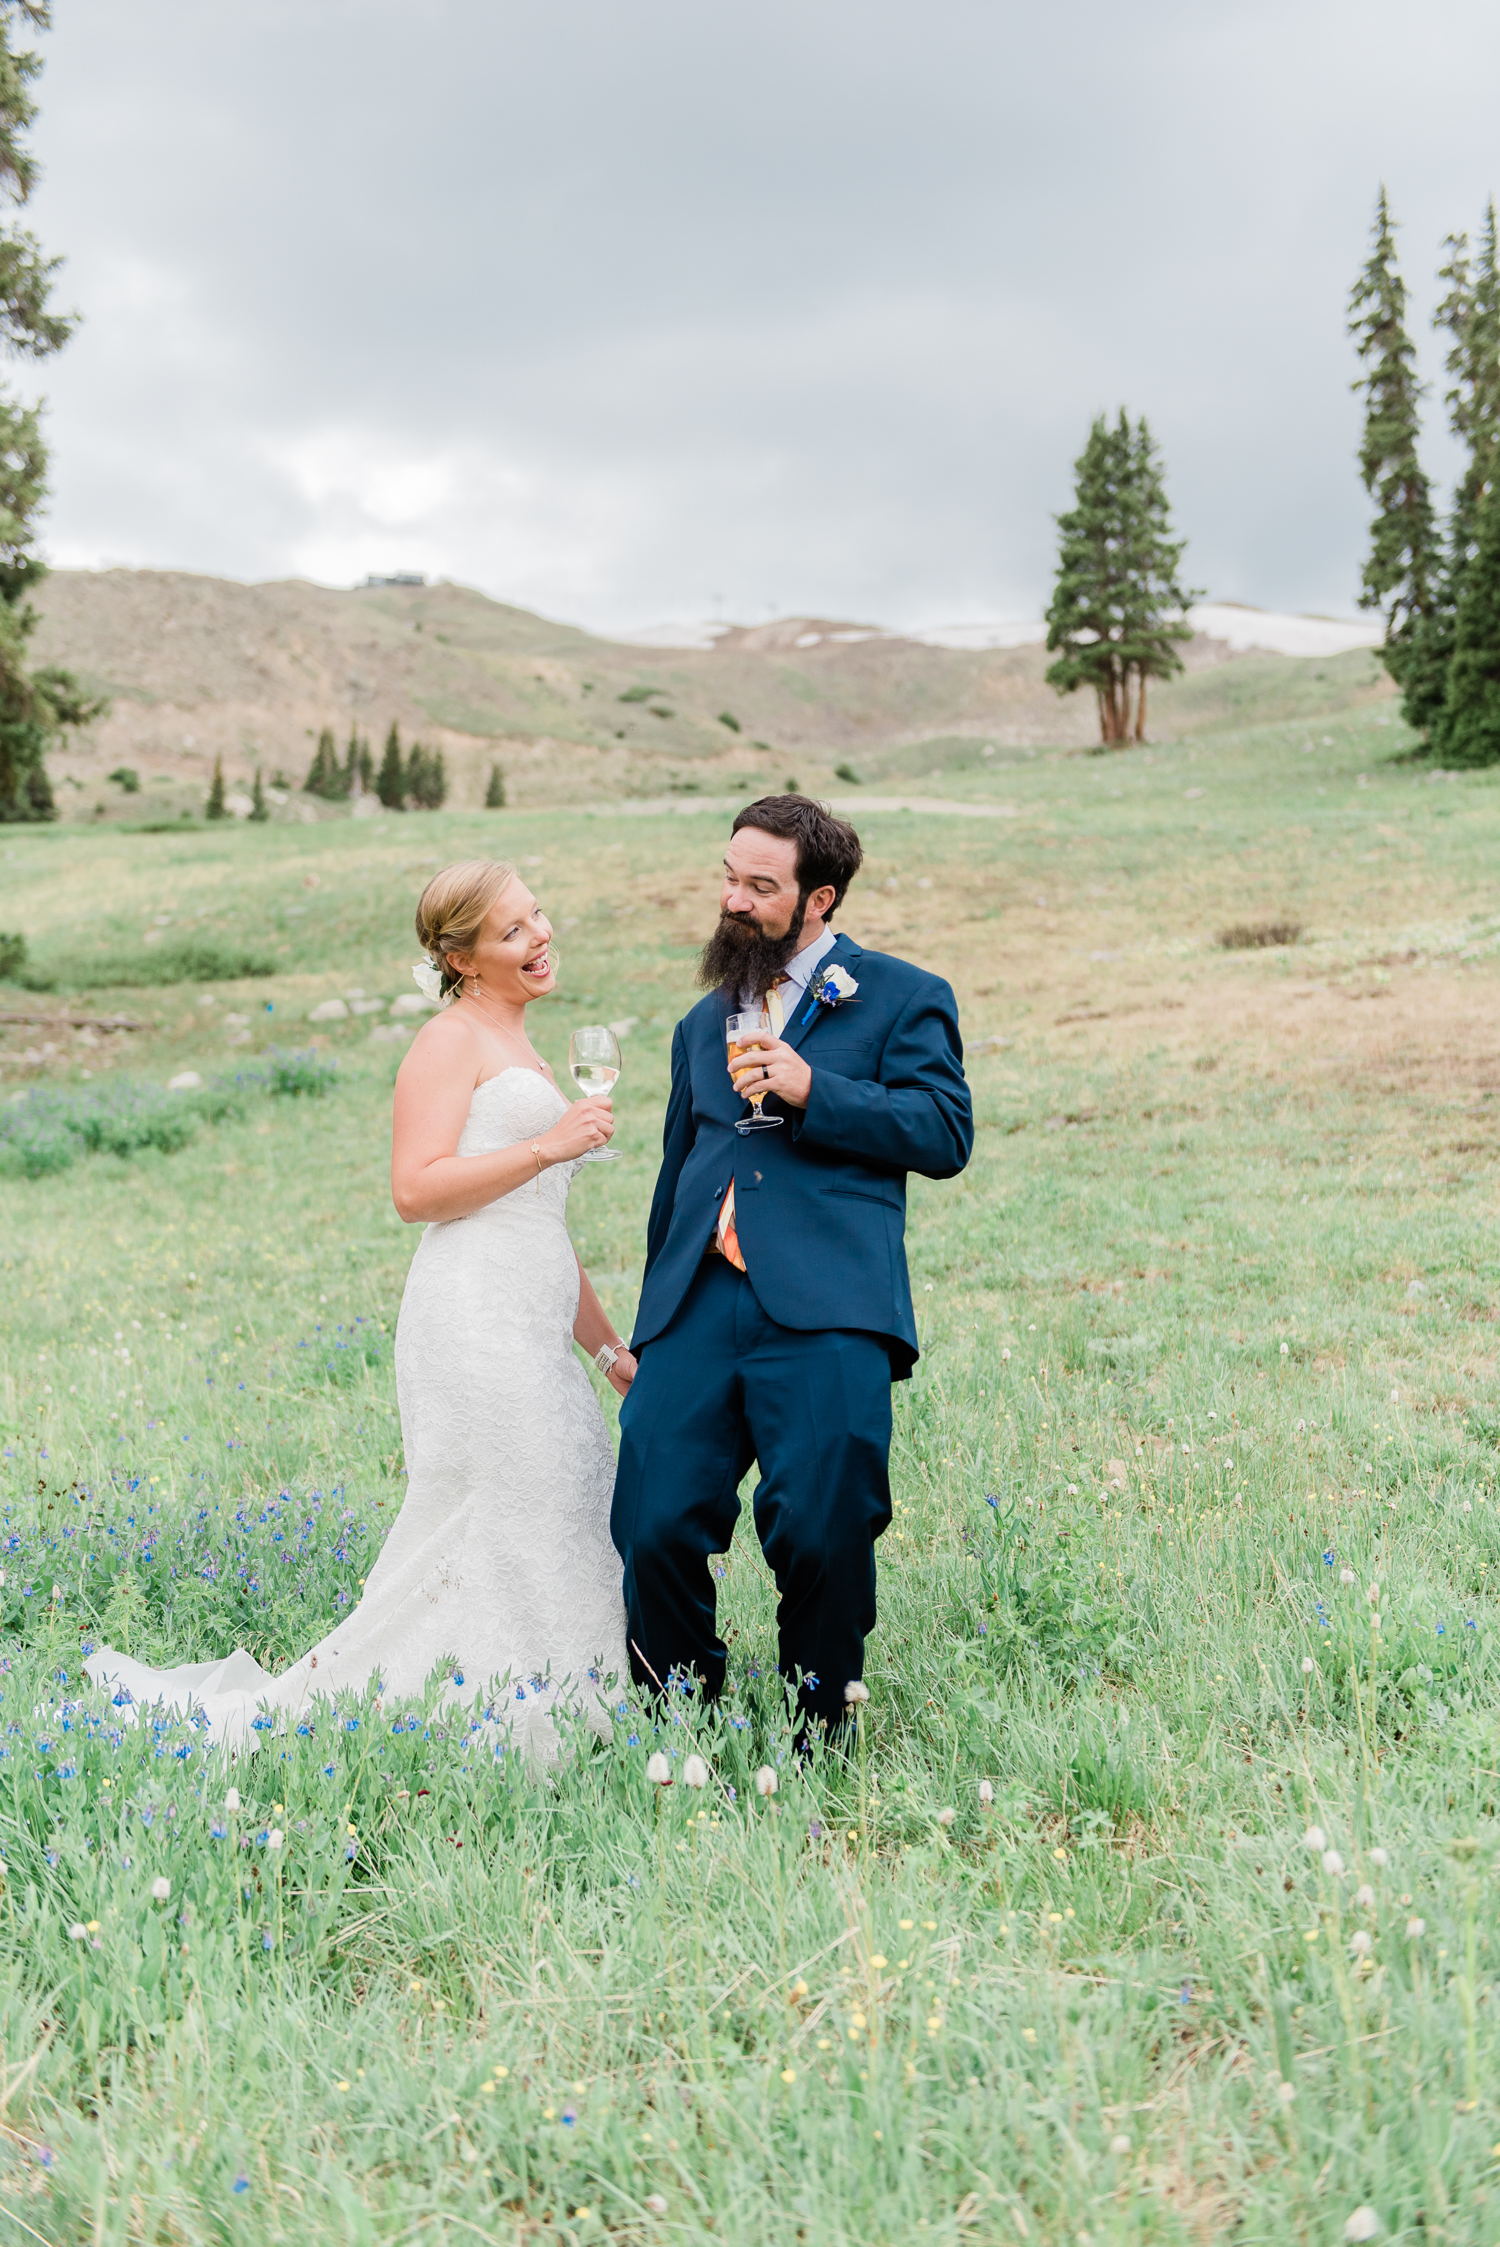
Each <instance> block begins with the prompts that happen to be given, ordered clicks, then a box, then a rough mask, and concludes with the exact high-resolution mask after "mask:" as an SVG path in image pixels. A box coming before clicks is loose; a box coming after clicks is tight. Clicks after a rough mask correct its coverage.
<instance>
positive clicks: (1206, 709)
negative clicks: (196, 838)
mask: <svg viewBox="0 0 1500 2247" xmlns="http://www.w3.org/2000/svg"><path fill="white" fill-rule="evenodd" d="M39 606H40V608H41V610H42V614H43V623H42V627H41V630H40V632H39V634H38V639H37V648H38V653H39V655H40V656H41V658H42V659H43V660H45V661H48V662H59V663H65V664H68V665H69V666H70V667H71V668H73V669H74V670H76V671H79V672H80V673H82V674H83V676H84V677H85V678H86V679H87V680H88V681H89V682H90V684H92V685H94V686H97V687H100V688H103V689H104V690H105V691H107V692H108V693H109V695H110V696H111V697H112V702H113V707H112V709H111V712H110V714H109V716H108V717H107V718H105V719H104V720H102V721H101V722H100V723H99V724H98V725H97V726H95V727H94V728H93V729H92V730H91V731H90V732H89V733H88V734H87V735H86V736H84V737H83V738H82V739H81V740H80V741H79V742H78V743H77V744H76V746H73V747H70V749H69V750H68V751H67V752H66V753H65V754H63V755H61V756H59V757H58V758H57V759H56V760H55V762H54V768H53V769H54V778H55V780H56V781H57V782H58V783H59V786H58V796H59V802H60V804H61V807H62V809H63V812H64V816H66V817H84V818H96V817H99V816H101V814H100V813H99V811H98V810H97V808H96V807H98V806H99V805H103V807H104V811H103V814H102V816H106V817H116V816H130V817H133V818H139V817H140V816H141V813H142V808H143V805H144V806H145V807H149V808H150V809H152V810H159V811H160V812H161V813H162V814H163V815H164V816H169V817H170V816H174V815H175V814H176V812H177V811H178V810H179V809H180V808H181V807H182V806H183V805H185V804H187V803H192V804H197V803H200V802H201V800H202V794H203V790H204V787H205V786H206V783H207V778H208V775H209V773H210V771H211V769H212V765H213V760H214V758H215V756H216V755H218V756H222V757H223V760H224V770H225V774H226V777H227V778H228V780H229V782H230V784H231V787H239V788H244V787H247V786H248V784H249V779H250V775H251V773H252V772H253V770H254V769H255V767H256V766H260V767H261V768H262V769H263V771H264V773H265V776H266V779H267V781H268V783H272V782H274V783H275V784H277V785H279V787H280V788H281V789H284V790H285V792H286V795H287V801H286V803H285V804H284V805H282V806H281V807H280V809H279V813H278V815H279V816H282V817H290V816H309V817H317V816H323V813H322V811H321V808H320V807H317V806H315V805H314V803H313V802H312V801H311V800H310V799H308V798H306V797H303V796H301V794H300V785H301V781H302V778H303V776H304V774H305V772H306V769H307V765H308V761H309V759H310V756H311V753H312V749H313V745H314V743H315V741H316V738H317V734H318V732H319V729H320V728H321V727H323V726H326V725H331V726H332V727H333V728H334V729H335V731H336V733H337V735H338V738H339V740H340V743H341V744H342V743H343V742H344V741H346V740H347V738H348V735H349V732H350V729H351V727H357V728H358V730H359V732H360V733H361V734H362V735H365V736H368V737H369V738H370V740H371V741H372V743H373V745H374V748H375V751H376V754H377V756H378V753H379V748H380V743H381V741H382V739H383V737H384V735H385V732H386V729H387V728H388V727H389V725H390V724H391V722H392V720H394V721H395V722H396V723H397V724H398V725H399V726H400V727H401V730H402V734H403V736H404V737H405V738H407V739H410V738H411V737H413V736H419V737H420V738H422V739H423V740H425V741H426V742H427V743H429V744H430V745H431V746H434V747H440V748H441V749H442V750H443V751H444V754H445V757H446V759H447V763H448V767H449V771H450V774H451V778H452V794H451V798H450V800H451V801H452V802H454V803H455V804H458V805H460V806H462V805H465V804H477V803H479V802H480V801H481V800H482V798H483V793H484V786H485V782H486V779H487V776H488V773H489V770H490V767H491V765H492V764H493V763H499V764H500V765H501V767H502V768H503V770H504V773H505V776H506V783H507V787H508V790H509V794H510V799H511V801H512V802H515V803H521V804H525V803H535V804H542V803H565V802H570V801H578V800H580V799H592V800H597V799H599V798H605V799H612V798H622V797H631V796H643V795H645V796H657V795H664V794H668V793H673V792H679V793H697V792H700V791H702V792H705V793H713V794H718V793H724V792H734V791H736V790H739V789H742V788H751V787H770V786H780V785H783V784H784V783H785V782H786V781H787V780H788V779H795V780H796V781H797V782H798V783H799V784H800V785H802V786H804V787H807V788H814V789H821V788H826V787H833V786H837V785H838V781H837V779H836V769H837V768H838V767H839V766H840V765H843V766H846V767H847V768H849V769H850V770H851V771H852V772H853V773H855V774H857V775H858V776H859V778H860V779H861V780H867V781H872V780H906V781H914V780H918V779H920V780H921V781H923V782H924V783H928V784H930V783H931V782H932V781H933V780H935V779H938V778H941V777H942V776H943V775H945V774H951V773H954V772H956V771H959V770H962V769H963V768H964V767H966V766H973V765H975V764H977V763H978V762H979V761H980V759H981V757H982V756H984V754H985V753H986V752H988V754H989V756H990V758H991V759H992V760H993V759H994V758H995V757H996V756H999V757H1001V758H1004V757H1005V756H1006V755H1007V753H1009V754H1010V755H1012V756H1014V755H1016V754H1024V753H1025V752H1027V751H1028V750H1033V749H1034V748H1035V747H1037V746H1038V745H1041V744H1061V745H1064V746H1083V745H1085V744H1087V743H1088V742H1090V741H1091V740H1092V739H1093V738H1094V715H1093V710H1092V706H1091V703H1090V702H1089V701H1088V700H1087V699H1086V698H1085V697H1084V696H1081V695H1080V696H1075V697H1073V698H1072V699H1071V700H1069V701H1066V702H1059V700H1058V699H1057V697H1056V696H1055V695H1054V694H1053V693H1052V691H1051V690H1050V689H1049V688H1048V687H1047V686H1046V685H1045V683H1044V681H1043V677H1042V674H1043V671H1044V670H1045V668H1046V662H1047V658H1046V656H1045V655H1044V653H1043V652H1042V650H1041V649H1040V648H1036V647H1027V648H1015V649H1006V650H988V651H967V650H956V649H951V648H938V647H929V646H925V645H921V644H919V643H917V642H915V641H911V640H905V639H902V638H899V637H897V636H894V635H891V634H886V633H883V632H879V631H876V630H874V629H873V628H871V627H868V626H859V625H852V624H846V623H839V622H837V621H833V620H828V619H819V618H806V617H796V618H788V619H783V620H780V621H778V622H776V623H774V624H768V625H761V626H757V627H753V628H743V629H742V628H735V627H730V628H727V629H725V630H723V631H722V632H721V633H720V634H719V635H718V636H717V638H716V640H715V643H714V645H713V646H712V647H709V648H700V649H647V648H641V647H635V646H629V645H622V644H619V643H616V642H612V641H608V640H601V639H596V638H594V637H593V636H591V635H590V634H589V633H586V632H581V631H576V630H574V629H572V628H571V627H569V626H567V625H561V624H552V623H549V622H548V621H547V620H546V619H544V618H542V617H538V616H533V615H531V614H529V613H528V612H527V611H526V610H524V609H515V608H509V607H507V606H506V605H505V604H504V603H502V602H499V601H492V600H490V599H488V598H487V597H486V596H485V595H483V594H481V593H476V592H472V591H470V590H469V589H467V588H466V587H463V586H458V585H446V584H439V585H430V586H420V587H392V586H379V587H369V588H365V589H362V590H357V591H351V592H341V591H335V590H332V589H330V588H328V587H325V586H318V585H309V584H303V583H300V582H297V581H288V582H285V583H280V584H270V585H238V584H233V583H230V582H228V581H226V580H224V579H220V578H210V577H195V576H190V575H187V574H185V573H180V572H175V571H156V570H102V571H97V572H93V571H69V570H60V571H58V572H57V574H56V575H55V576H53V577H51V578H49V579H48V580H47V582H46V584H45V585H44V587H43V589H42V592H41V595H40V599H39ZM1187 654H1188V663H1189V667H1190V675H1189V677H1188V678H1186V679H1185V680H1182V681H1179V682H1177V683H1176V684H1174V686H1172V687H1171V688H1168V689H1166V690H1164V691H1163V692H1162V693H1161V694H1160V695H1159V696H1158V697H1157V700H1156V703H1155V707H1154V712H1153V722H1154V727H1155V730H1156V731H1157V733H1158V734H1160V735H1161V736H1162V737H1164V738H1165V737H1169V736H1171V735H1173V734H1175V733H1180V732H1182V731H1184V730H1193V729H1194V728H1203V727H1206V726H1207V725H1209V724H1211V723H1212V722H1213V716H1214V712H1215V710H1216V709H1217V707H1218V705H1219V704H1220V703H1223V704H1224V705H1225V708H1224V715H1226V716H1228V715H1230V712H1231V707H1232V708H1233V714H1234V715H1235V716H1236V718H1237V720H1238V722H1241V723H1243V722H1244V710H1243V707H1242V706H1243V704H1244V702H1245V699H1246V696H1247V694H1248V695H1249V696H1250V697H1251V699H1255V698H1257V697H1259V696H1262V695H1265V694H1269V696H1270V700H1271V702H1272V703H1273V704H1280V703H1287V704H1288V706H1289V707H1294V708H1295V709H1296V710H1297V711H1298V712H1299V713H1300V712H1302V711H1303V710H1304V709H1306V711H1307V712H1308V714H1309V715H1311V714H1313V713H1314V712H1315V711H1316V710H1317V709H1319V708H1328V709H1332V708H1342V707H1345V706H1346V705H1347V704H1348V702H1349V701H1350V700H1351V698H1352V699H1356V700H1362V699H1366V698H1368V697H1369V696H1372V695H1376V694H1380V693H1382V692H1384V691H1385V689H1384V685H1383V675H1382V674H1380V673H1379V672H1378V670H1377V668H1376V666H1375V664H1374V662H1373V659H1372V658H1371V657H1370V656H1368V655H1366V654H1364V653H1360V654H1358V655H1354V656H1341V657H1334V658H1331V659H1328V660H1326V661H1324V662H1320V663H1318V664H1316V665H1313V664H1309V663H1306V662H1301V663H1299V662H1297V661H1295V660H1291V659H1284V658H1278V657H1266V656H1241V657H1233V658H1231V656H1230V654H1229V651H1228V650H1227V648H1225V647H1224V646H1223V645H1222V644H1220V643H1217V642H1213V641H1208V640H1202V639H1199V640H1195V641H1194V642H1193V643H1192V645H1191V647H1190V648H1189V649H1188V651H1187ZM1231 674H1232V686H1231ZM1268 714H1275V712H1274V711H1269V712H1268ZM121 767H125V768H129V769H130V770H132V771H134V772H135V773H136V774H138V775H139V778H140V781H141V784H142V792H141V794H139V795H136V796H132V797H127V796H125V795H124V793H123V792H122V790H121V788H120V786H119V785H118V784H117V783H111V782H110V781H109V779H108V775H109V774H110V773H111V772H113V771H115V770H117V769H118V768H121ZM328 815H329V816H342V813H340V814H333V813H329V814H328Z"/></svg>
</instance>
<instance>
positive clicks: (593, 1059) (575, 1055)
mask: <svg viewBox="0 0 1500 2247" xmlns="http://www.w3.org/2000/svg"><path fill="white" fill-rule="evenodd" d="M568 1075H569V1076H570V1077H571V1078H572V1080H573V1082H574V1084H576V1085H577V1087H578V1089H579V1091H580V1092H581V1093H584V1094H585V1095H587V1094H591V1093H601V1092H603V1093H610V1092H613V1091H614V1089H615V1086H616V1084H617V1083H618V1082H619V1076H620V1041H619V1039H618V1038H617V1037H616V1036H615V1034H614V1031H613V1030H611V1029H610V1028H609V1026H608V1025H607V1024H606V1023H603V1022H586V1023H585V1024H584V1025H583V1027H582V1029H579V1030H575V1031H574V1032H573V1035H572V1037H571V1038H569V1040H568ZM620 1159H621V1158H620V1157H619V1156H618V1155H617V1154H616V1153H615V1150H614V1148H613V1147H591V1148H590V1149H589V1151H588V1153H587V1154H586V1155H582V1156H580V1157H579V1160H580V1161H581V1162H586V1163H617V1162H619V1161H620Z"/></svg>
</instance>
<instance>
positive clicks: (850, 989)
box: [802, 967, 859, 1029]
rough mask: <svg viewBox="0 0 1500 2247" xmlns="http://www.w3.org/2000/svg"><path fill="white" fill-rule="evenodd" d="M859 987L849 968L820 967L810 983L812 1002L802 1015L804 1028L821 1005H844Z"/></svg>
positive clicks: (809, 990)
mask: <svg viewBox="0 0 1500 2247" xmlns="http://www.w3.org/2000/svg"><path fill="white" fill-rule="evenodd" d="M858 989H859V985H858V983H857V982H856V981H855V979H854V977H853V976H852V975H851V974H850V973H849V971H848V969H847V968H842V967H820V968H819V969H818V972H817V974H816V975H815V976H814V977H813V979H812V982H811V983H810V984H809V985H808V995H809V998H810V1000H811V1002H812V1003H811V1004H810V1006H809V1007H808V1010H807V1012H806V1014H804V1015H803V1017H802V1026H803V1028H804V1029H805V1028H806V1027H807V1025H808V1023H809V1022H811V1020H812V1018H813V1016H814V1015H815V1014H816V1013H817V1011H818V1009H819V1007H820V1006H826V1007H835V1006H842V1005H843V1003H844V1001H845V999H852V998H853V996H854V994H855V992H856V991H857V990H858Z"/></svg>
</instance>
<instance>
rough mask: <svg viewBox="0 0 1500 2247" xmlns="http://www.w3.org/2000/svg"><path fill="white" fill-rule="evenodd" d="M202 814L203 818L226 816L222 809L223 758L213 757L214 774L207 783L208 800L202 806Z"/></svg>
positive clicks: (221, 817)
mask: <svg viewBox="0 0 1500 2247" xmlns="http://www.w3.org/2000/svg"><path fill="white" fill-rule="evenodd" d="M203 816H204V818H205V819H223V818H224V817H225V816H226V813H225V809H224V760H223V758H222V757H215V759H214V776H213V779H212V781H211V782H210V784H209V790H208V802H207V803H206V804H205V805H204V807H203Z"/></svg>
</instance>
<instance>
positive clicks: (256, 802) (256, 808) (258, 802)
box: [250, 765, 271, 826]
mask: <svg viewBox="0 0 1500 2247" xmlns="http://www.w3.org/2000/svg"><path fill="white" fill-rule="evenodd" d="M270 816H271V807H270V805H269V804H268V803H267V802H266V792H265V789H264V788H263V787H262V786H261V783H260V766H259V765H257V766H256V768H255V786H254V787H253V788H252V789H251V791H250V817H251V818H252V819H253V820H254V821H255V823H256V825H257V826H259V825H261V824H262V823H263V822H264V821H265V820H267V819H269V818H270Z"/></svg>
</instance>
